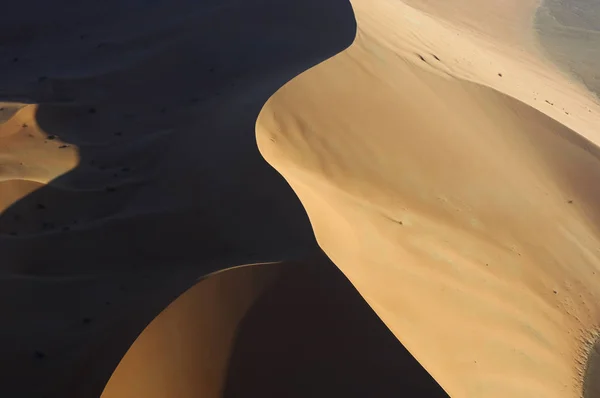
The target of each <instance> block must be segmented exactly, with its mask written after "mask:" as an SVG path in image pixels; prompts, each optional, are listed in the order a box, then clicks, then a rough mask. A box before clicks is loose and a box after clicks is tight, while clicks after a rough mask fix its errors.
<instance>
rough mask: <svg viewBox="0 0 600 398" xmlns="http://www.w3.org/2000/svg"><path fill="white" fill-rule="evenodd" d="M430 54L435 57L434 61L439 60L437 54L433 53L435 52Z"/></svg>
mask: <svg viewBox="0 0 600 398" xmlns="http://www.w3.org/2000/svg"><path fill="white" fill-rule="evenodd" d="M431 55H433V58H435V59H436V61H441V60H440V59H439V58H438V56H437V55H435V54H431Z"/></svg>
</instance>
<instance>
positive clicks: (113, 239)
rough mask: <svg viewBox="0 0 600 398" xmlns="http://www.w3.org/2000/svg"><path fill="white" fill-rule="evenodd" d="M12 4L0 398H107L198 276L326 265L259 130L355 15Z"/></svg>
mask: <svg viewBox="0 0 600 398" xmlns="http://www.w3.org/2000/svg"><path fill="white" fill-rule="evenodd" d="M14 7H15V9H14V10H12V11H13V12H10V13H2V15H0V26H2V28H1V29H2V32H4V33H6V34H3V35H2V43H3V45H2V47H1V48H0V76H2V77H1V81H2V84H1V85H0V97H1V99H2V101H5V102H6V103H8V105H6V106H2V108H3V110H2V112H3V117H2V120H4V123H3V124H2V125H0V159H1V160H2V166H1V167H0V184H2V185H1V188H2V194H0V198H1V199H2V203H0V205H1V208H2V209H3V211H2V214H1V215H0V258H1V259H2V261H1V266H0V311H1V312H2V314H3V320H2V324H3V326H2V328H0V340H1V341H2V342H3V343H2V346H1V348H0V357H2V361H0V395H1V396H7V397H8V396H10V397H57V398H58V397H60V398H65V397H94V396H99V394H100V393H101V391H102V389H103V388H104V386H105V384H106V382H107V380H108V378H109V377H110V375H111V373H112V371H113V370H114V369H115V367H116V366H117V364H118V362H119V360H120V359H121V357H122V356H123V353H124V352H125V351H126V350H127V349H128V348H129V346H130V345H131V343H132V342H133V341H134V339H135V338H136V336H137V335H138V334H139V333H140V331H141V330H143V328H144V327H145V326H146V325H147V324H148V323H149V322H150V321H151V320H152V319H153V318H154V317H155V316H156V315H157V314H158V313H159V312H160V311H161V310H162V309H163V308H165V307H166V306H167V305H168V304H169V303H170V302H171V301H172V300H173V299H174V298H175V297H177V295H179V294H180V293H181V292H183V291H185V290H186V289H188V288H189V287H191V286H193V285H194V284H195V283H196V281H197V280H198V278H199V277H202V276H203V275H206V274H208V273H210V272H213V271H215V270H219V269H224V268H228V267H231V266H234V265H239V264H246V263H253V262H257V261H274V260H282V259H290V258H299V257H304V256H305V255H307V254H310V253H313V252H318V251H319V249H318V247H317V245H316V243H315V241H314V237H313V233H312V231H311V228H310V224H309V222H308V219H307V217H306V214H305V212H304V210H303V209H302V206H301V205H300V203H299V201H298V199H297V197H296V196H295V195H294V193H293V191H292V190H291V189H290V188H289V186H288V185H287V184H286V183H285V181H284V180H283V179H282V178H281V177H280V176H279V175H278V174H277V173H276V172H275V171H274V170H273V169H272V168H271V167H269V165H268V164H266V163H265V162H264V160H263V159H262V158H261V156H260V154H259V152H258V150H257V149H256V141H255V138H254V126H255V121H256V117H257V114H258V112H259V110H260V108H261V107H262V105H263V104H264V103H265V102H266V100H267V98H268V97H269V96H270V95H271V94H272V93H273V92H275V91H276V90H277V89H278V88H279V87H281V86H282V85H283V84H284V83H285V82H286V81H288V80H289V79H291V78H293V77H294V76H296V75H298V74H299V73H301V72H302V71H304V70H306V69H307V68H309V67H311V66H312V65H314V64H316V63H318V62H320V61H322V60H324V59H326V58H327V57H330V56H332V55H334V54H336V53H338V52H340V51H342V50H343V49H344V48H345V47H347V46H348V45H349V44H350V43H351V42H352V40H353V39H354V36H355V28H356V26H355V20H354V17H353V13H352V9H351V7H350V5H349V4H348V2H347V1H345V0H339V1H338V0H334V1H330V2H327V4H325V5H324V4H322V2H320V1H293V2H285V3H281V2H278V1H269V0H257V1H252V2H245V1H227V2H222V1H218V2H217V1H208V0H205V1H186V0H178V1H151V2H147V1H131V2H126V3H124V2H120V1H111V2H108V3H106V2H105V3H103V4H102V5H99V4H95V3H94V4H92V2H89V1H85V2H80V3H78V4H77V5H73V4H72V2H70V1H63V2H59V3H56V2H55V3H53V4H52V5H51V6H50V5H49V4H48V3H46V2H43V1H34V2H29V3H28V4H24V3H15V4H14ZM19 7H21V8H25V9H26V10H27V12H19V10H18V9H17V8H19ZM75 16H77V17H75ZM4 113H6V115H4ZM5 116H6V117H5ZM64 146H66V147H64Z"/></svg>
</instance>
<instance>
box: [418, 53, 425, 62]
mask: <svg viewBox="0 0 600 398" xmlns="http://www.w3.org/2000/svg"><path fill="white" fill-rule="evenodd" d="M417 55H418V56H419V59H420V60H421V61H423V62H425V63H427V61H425V58H423V56H422V55H421V54H417Z"/></svg>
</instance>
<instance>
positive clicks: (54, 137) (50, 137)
mask: <svg viewBox="0 0 600 398" xmlns="http://www.w3.org/2000/svg"><path fill="white" fill-rule="evenodd" d="M48 139H49V140H55V139H56V136H55V135H49V136H48Z"/></svg>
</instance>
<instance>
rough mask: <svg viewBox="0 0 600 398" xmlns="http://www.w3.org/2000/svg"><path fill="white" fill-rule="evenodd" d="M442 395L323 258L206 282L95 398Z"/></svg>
mask: <svg viewBox="0 0 600 398" xmlns="http://www.w3.org/2000/svg"><path fill="white" fill-rule="evenodd" d="M405 395H408V396H419V397H424V398H438V397H439V398H442V397H446V396H447V395H446V394H445V393H444V392H443V390H442V389H441V388H440V387H439V386H438V385H437V384H436V383H435V381H433V379H432V378H431V376H429V375H428V374H427V372H426V371H425V370H424V369H423V368H422V367H421V366H420V365H419V364H418V362H417V361H416V360H415V359H414V358H412V357H411V355H410V354H409V353H408V352H407V351H406V350H405V349H404V348H403V347H402V345H401V344H400V343H399V342H398V341H397V340H396V338H395V337H394V335H393V334H392V333H391V332H390V331H389V330H388V329H387V328H386V327H385V325H384V324H383V323H382V322H381V321H380V320H379V319H378V317H377V316H376V315H375V313H374V312H373V310H372V309H371V308H369V306H368V305H367V304H366V302H365V301H364V300H363V299H362V298H361V297H360V295H359V294H358V293H357V292H356V290H355V289H354V288H353V287H352V285H351V284H350V283H349V282H348V280H347V279H346V278H345V277H344V276H343V275H342V274H341V273H340V272H339V270H337V269H336V268H335V266H334V265H333V264H331V263H330V262H329V261H327V260H326V259H323V258H321V259H316V258H315V259H312V260H310V261H307V262H296V263H276V264H259V265H251V266H244V267H239V268H234V269H230V270H227V271H223V272H220V273H217V274H214V275H210V276H208V277H207V278H206V279H204V280H202V281H200V282H199V283H198V284H197V285H196V286H194V287H193V288H191V289H190V290H189V291H188V292H186V293H185V294H184V295H182V296H181V297H180V298H178V299H177V300H176V301H175V302H173V303H172V304H171V305H170V306H169V307H168V308H167V309H166V310H165V311H163V312H162V313H161V314H160V315H159V316H158V317H157V318H156V319H155V320H154V321H153V322H152V323H151V324H150V325H149V326H148V328H147V329H146V330H145V331H144V332H143V333H142V334H141V335H140V337H139V338H138V339H137V340H136V342H135V343H134V344H133V346H132V347H131V349H130V350H129V351H128V353H127V354H126V355H125V357H124V358H123V360H122V361H121V363H120V364H119V366H118V367H117V369H116V370H115V372H114V374H113V376H112V378H111V379H110V381H109V383H108V384H107V386H106V389H105V390H104V392H103V394H102V398H120V397H138V396H139V397H142V396H143V397H148V398H164V397H175V396H176V397H179V398H187V397H189V398H192V397H206V398H212V397H215V398H216V397H225V398H233V397H237V398H243V397H248V398H250V397H259V396H260V397H266V398H276V397H282V396H283V397H290V398H295V397H297V398H301V397H323V398H325V397H332V396H344V397H356V398H359V397H365V396H377V397H382V398H385V397H389V398H392V397H398V396H405Z"/></svg>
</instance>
